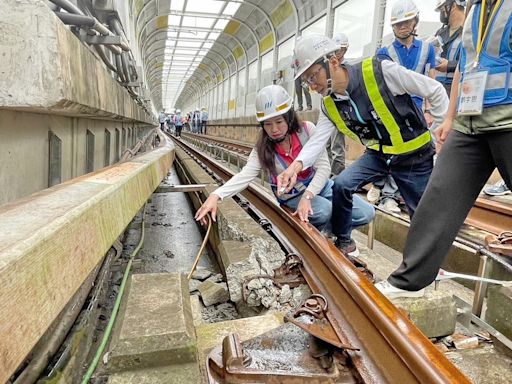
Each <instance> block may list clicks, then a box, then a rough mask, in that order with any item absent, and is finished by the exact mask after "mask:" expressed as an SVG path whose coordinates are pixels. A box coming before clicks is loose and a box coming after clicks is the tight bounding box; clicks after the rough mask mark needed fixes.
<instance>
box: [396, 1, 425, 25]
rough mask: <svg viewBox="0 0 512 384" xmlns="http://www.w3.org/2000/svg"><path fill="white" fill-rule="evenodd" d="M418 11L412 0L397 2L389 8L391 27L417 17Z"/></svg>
mask: <svg viewBox="0 0 512 384" xmlns="http://www.w3.org/2000/svg"><path fill="white" fill-rule="evenodd" d="M419 14H420V10H419V9H418V7H417V6H416V4H415V3H414V1H412V0H398V1H397V2H396V3H394V4H393V8H391V25H395V24H397V23H400V22H402V21H407V20H411V19H414V18H415V17H419Z"/></svg>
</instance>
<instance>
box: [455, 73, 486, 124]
mask: <svg viewBox="0 0 512 384" xmlns="http://www.w3.org/2000/svg"><path fill="white" fill-rule="evenodd" d="M487 75H488V71H487V70H475V71H471V72H467V73H465V74H464V80H463V81H462V84H461V85H460V97H459V108H458V111H457V112H458V114H459V115H462V116H475V115H481V114H482V111H483V108H484V93H485V84H486V82H487Z"/></svg>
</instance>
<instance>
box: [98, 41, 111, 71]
mask: <svg viewBox="0 0 512 384" xmlns="http://www.w3.org/2000/svg"><path fill="white" fill-rule="evenodd" d="M94 48H95V49H96V52H98V56H99V57H100V58H101V60H103V62H104V63H105V65H106V66H107V68H108V69H110V70H111V71H114V72H117V69H116V67H114V65H113V64H112V63H111V62H110V60H109V58H108V57H107V54H106V53H105V50H104V49H103V47H102V46H101V45H95V46H94Z"/></svg>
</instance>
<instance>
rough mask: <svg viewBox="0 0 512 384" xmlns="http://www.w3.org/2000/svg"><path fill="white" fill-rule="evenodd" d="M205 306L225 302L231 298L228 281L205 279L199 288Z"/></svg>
mask: <svg viewBox="0 0 512 384" xmlns="http://www.w3.org/2000/svg"><path fill="white" fill-rule="evenodd" d="M197 289H198V291H199V293H200V294H201V299H203V303H204V305H205V306H207V307H209V306H210V305H214V304H220V303H225V302H226V301H228V300H229V292H228V287H227V285H226V283H213V282H211V281H208V280H206V281H203V282H202V283H201V284H200V285H199V287H198V288H197Z"/></svg>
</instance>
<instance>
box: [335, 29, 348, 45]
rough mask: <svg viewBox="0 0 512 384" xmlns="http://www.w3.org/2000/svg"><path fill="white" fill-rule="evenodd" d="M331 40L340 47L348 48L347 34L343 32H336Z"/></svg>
mask: <svg viewBox="0 0 512 384" xmlns="http://www.w3.org/2000/svg"><path fill="white" fill-rule="evenodd" d="M332 40H333V41H334V42H335V43H336V44H337V45H338V46H339V47H341V48H348V36H347V35H345V34H344V33H343V32H340V33H336V34H335V35H334V36H333V37H332Z"/></svg>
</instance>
